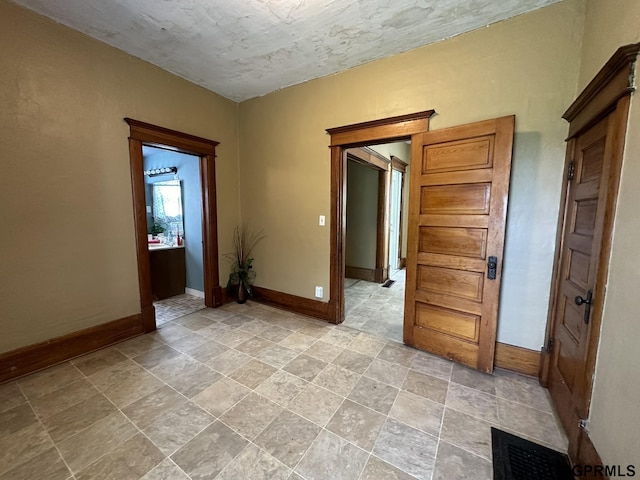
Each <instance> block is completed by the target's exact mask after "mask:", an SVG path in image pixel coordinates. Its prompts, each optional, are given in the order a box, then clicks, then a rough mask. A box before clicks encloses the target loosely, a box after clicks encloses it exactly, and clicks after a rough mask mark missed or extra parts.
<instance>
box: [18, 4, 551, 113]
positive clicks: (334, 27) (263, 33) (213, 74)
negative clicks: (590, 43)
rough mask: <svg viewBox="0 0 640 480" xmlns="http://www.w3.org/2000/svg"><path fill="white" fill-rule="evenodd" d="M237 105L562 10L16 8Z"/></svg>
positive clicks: (329, 6) (531, 7)
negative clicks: (504, 22) (513, 19)
mask: <svg viewBox="0 0 640 480" xmlns="http://www.w3.org/2000/svg"><path fill="white" fill-rule="evenodd" d="M14 1H15V2H16V3H18V4H21V5H23V6H25V7H27V8H29V9H31V10H34V11H36V12H39V13H41V14H43V15H46V16H47V17H50V18H52V19H54V20H56V21H58V22H60V23H62V24H64V25H67V26H69V27H71V28H73V29H75V30H79V31H81V32H84V33H86V34H87V35H90V36H91V37H94V38H96V39H98V40H101V41H103V42H105V43H108V44H110V45H112V46H114V47H116V48H119V49H120V50H124V51H125V52H127V53H130V54H131V55H134V56H136V57H140V58H142V59H143V60H146V61H148V62H150V63H153V64H155V65H157V66H159V67H161V68H163V69H165V70H168V71H170V72H173V73H175V74H177V75H179V76H181V77H184V78H186V79H188V80H190V81H192V82H194V83H197V84H198V85H201V86H203V87H205V88H207V89H209V90H211V91H213V92H216V93H218V94H220V95H222V96H224V97H227V98H230V99H232V100H235V101H242V100H246V99H249V98H253V97H257V96H260V95H265V94H267V93H270V92H273V91H275V90H278V89H281V88H284V87H287V86H290V85H295V84H298V83H302V82H304V81H307V80H311V79H314V78H318V77H323V76H326V75H330V74H332V73H336V72H339V71H342V70H346V69H348V68H351V67H354V66H357V65H361V64H363V63H366V62H370V61H372V60H377V59H380V58H383V57H387V56H389V55H394V54H397V53H400V52H404V51H407V50H411V49H413V48H417V47H420V46H422V45H427V44H429V43H433V42H437V41H439V40H443V39H445V38H448V37H452V36H454V35H459V34H461V33H464V32H468V31H470V30H473V29H476V28H479V27H482V26H486V25H489V24H491V23H494V22H497V21H500V20H504V19H506V18H510V17H513V16H515V15H519V14H522V13H526V12H529V11H532V10H535V9H538V8H541V7H544V6H546V5H550V4H552V3H556V2H558V1H559V0H499V1H497V0H243V1H238V0H14Z"/></svg>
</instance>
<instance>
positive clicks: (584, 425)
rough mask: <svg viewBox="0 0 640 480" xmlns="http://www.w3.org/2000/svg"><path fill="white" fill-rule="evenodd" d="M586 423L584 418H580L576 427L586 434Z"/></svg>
mask: <svg viewBox="0 0 640 480" xmlns="http://www.w3.org/2000/svg"><path fill="white" fill-rule="evenodd" d="M588 422H589V421H588V420H587V419H586V418H581V419H580V420H578V426H579V427H580V430H584V431H585V432H586V431H587V427H588Z"/></svg>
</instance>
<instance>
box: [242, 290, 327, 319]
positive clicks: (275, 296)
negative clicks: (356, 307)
mask: <svg viewBox="0 0 640 480" xmlns="http://www.w3.org/2000/svg"><path fill="white" fill-rule="evenodd" d="M251 289H252V290H253V299H254V300H255V301H256V302H260V303H264V304H266V305H271V306H272V307H277V308H281V309H282V310H287V311H289V312H294V313H299V314H301V315H307V316H309V317H315V318H320V319H322V320H327V321H331V320H332V315H331V314H332V312H331V306H330V305H329V304H328V303H326V302H321V301H319V300H312V299H310V298H303V297H298V296H297V295H291V294H289V293H282V292H277V291H275V290H270V289H268V288H263V287H255V286H254V287H251Z"/></svg>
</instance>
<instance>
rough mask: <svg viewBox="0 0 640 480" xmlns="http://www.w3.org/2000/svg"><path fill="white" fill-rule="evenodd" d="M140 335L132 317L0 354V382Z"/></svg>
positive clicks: (136, 318)
mask: <svg viewBox="0 0 640 480" xmlns="http://www.w3.org/2000/svg"><path fill="white" fill-rule="evenodd" d="M141 333H144V326H143V323H142V315H141V314H136V315H132V316H130V317H126V318H121V319H120V320H114V321H112V322H108V323H103V324H102V325H96V326H95V327H90V328H86V329H84V330H79V331H77V332H73V333H69V334H67V335H63V336H61V337H57V338H52V339H51V340H47V341H45V342H41V343H36V344H34V345H28V346H26V347H22V348H18V349H16V350H12V351H10V352H6V353H2V354H0V383H2V382H6V381H7V380H12V379H14V378H18V377H21V376H23V375H26V374H28V373H32V372H35V371H37V370H42V369H43V368H46V367H50V366H52V365H55V364H57V363H60V362H64V361H65V360H69V359H70V358H74V357H77V356H79V355H83V354H85V353H89V352H92V351H94V350H98V349H100V348H103V347H106V346H107V345H111V344H113V343H116V342H121V341H122V340H126V339H127V338H131V337H135V336H137V335H140V334H141Z"/></svg>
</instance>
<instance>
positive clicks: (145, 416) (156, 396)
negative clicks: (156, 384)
mask: <svg viewBox="0 0 640 480" xmlns="http://www.w3.org/2000/svg"><path fill="white" fill-rule="evenodd" d="M186 402H187V399H186V398H185V397H184V396H183V395H181V394H179V393H178V392H176V391H175V390H174V389H173V388H171V387H169V386H168V385H165V386H164V387H161V388H159V389H158V390H156V391H155V392H152V393H150V394H149V395H147V396H145V397H142V398H141V399H139V400H136V401H135V402H133V403H132V404H130V405H128V406H126V407H125V408H123V409H122V413H124V414H125V415H126V416H127V418H129V420H131V421H132V422H133V423H134V425H135V426H136V427H138V428H140V429H144V428H146V427H147V426H149V425H150V424H151V423H152V422H153V421H154V420H156V419H157V418H158V417H160V416H161V415H162V414H164V413H165V412H166V411H167V410H169V409H171V408H174V407H176V406H178V405H180V404H183V403H186Z"/></svg>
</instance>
